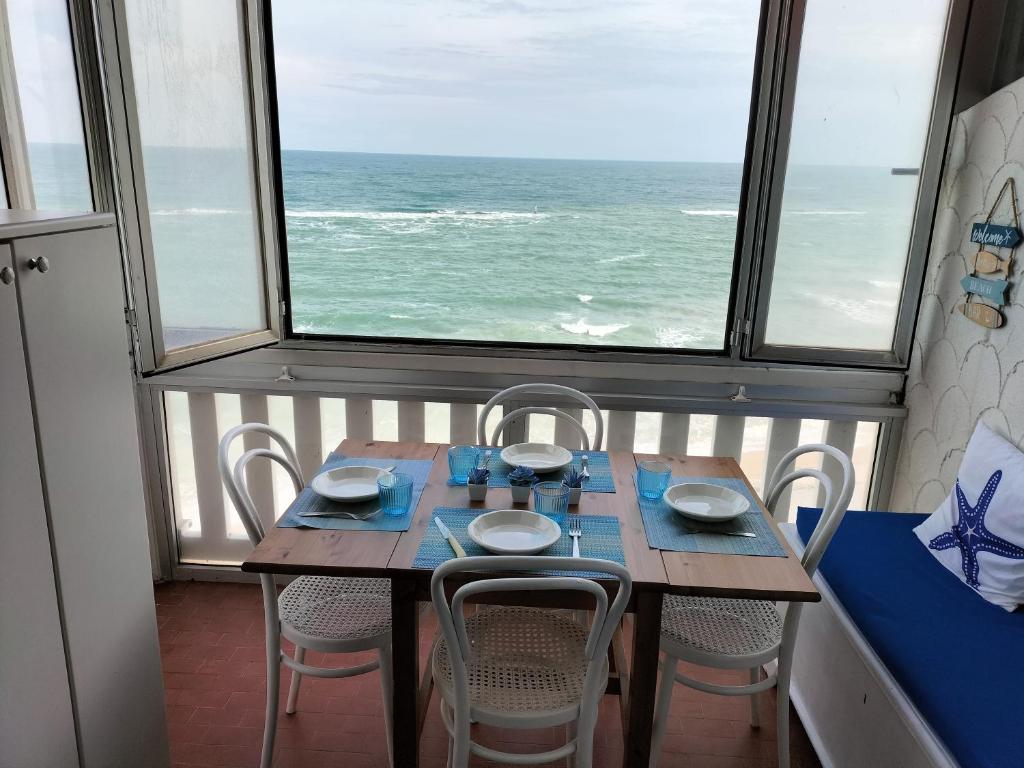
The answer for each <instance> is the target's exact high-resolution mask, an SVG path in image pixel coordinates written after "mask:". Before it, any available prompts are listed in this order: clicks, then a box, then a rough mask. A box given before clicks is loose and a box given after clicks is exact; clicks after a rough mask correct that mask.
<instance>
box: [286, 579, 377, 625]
mask: <svg viewBox="0 0 1024 768" xmlns="http://www.w3.org/2000/svg"><path fill="white" fill-rule="evenodd" d="M277 604H278V611H279V612H280V616H281V621H282V622H283V623H285V624H288V625H289V626H291V627H294V628H295V629H296V630H298V631H299V632H301V633H302V634H304V635H308V636H310V637H317V638H323V639H331V640H357V639H360V638H369V637H377V636H379V635H384V634H387V633H388V632H390V631H391V582H390V580H388V579H357V578H332V577H330V576H300V577H299V578H297V579H295V581H293V582H292V583H291V584H289V585H288V586H287V587H285V589H284V591H283V592H281V595H280V596H279V597H278V601H277Z"/></svg>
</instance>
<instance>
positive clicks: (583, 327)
mask: <svg viewBox="0 0 1024 768" xmlns="http://www.w3.org/2000/svg"><path fill="white" fill-rule="evenodd" d="M561 328H562V330H563V331H568V332H569V333H575V334H576V335H577V336H596V337H598V338H600V337H602V336H610V335H611V334H613V333H617V332H618V331H621V330H622V329H623V328H629V323H610V324H608V325H590V324H589V323H587V322H586V321H585V320H584V319H583V318H582V317H581V318H580V319H579V320H577V321H576V322H575V323H561Z"/></svg>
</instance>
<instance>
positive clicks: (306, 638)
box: [217, 424, 392, 768]
mask: <svg viewBox="0 0 1024 768" xmlns="http://www.w3.org/2000/svg"><path fill="white" fill-rule="evenodd" d="M247 432H260V433H263V434H265V435H268V436H270V437H271V438H272V439H273V440H275V441H276V442H277V444H278V445H279V446H280V449H281V452H280V453H278V452H277V451H275V450H273V449H271V448H254V449H252V450H249V451H246V452H245V453H243V454H242V457H241V458H240V459H239V460H238V461H237V462H236V463H235V465H234V468H232V467H231V463H230V460H229V458H228V451H229V449H230V447H231V443H232V442H233V441H234V440H235V439H236V438H237V437H239V436H240V435H243V434H245V433H247ZM257 457H263V458H267V459H270V460H272V461H276V462H277V463H278V464H280V465H281V466H282V467H284V468H285V471H287V472H288V476H289V477H291V479H292V483H293V485H294V486H295V492H296V493H299V492H300V491H302V488H303V482H302V475H301V473H300V471H299V462H298V459H297V458H296V456H295V451H294V450H293V449H292V447H291V445H289V444H288V441H287V440H286V439H285V438H284V437H283V436H282V435H281V434H280V433H279V432H277V431H276V430H274V429H272V428H271V427H268V426H267V425H266V424H242V425H240V426H237V427H234V428H233V429H230V430H228V432H227V433H226V434H225V435H224V438H223V439H222V440H221V442H220V449H219V452H218V455H217V463H218V466H219V469H220V476H221V479H222V480H223V482H224V486H225V488H226V489H227V492H228V496H229V497H230V498H231V502H232V503H233V504H234V505H235V509H237V510H238V515H239V517H240V518H241V519H242V524H243V525H244V526H245V532H246V534H248V536H249V541H251V542H252V545H253V546H254V547H255V546H256V545H257V544H259V543H260V542H261V541H262V540H263V537H264V535H265V531H264V528H263V523H262V522H261V521H260V516H259V514H258V513H257V510H256V507H255V504H254V503H253V500H252V496H251V495H250V493H249V489H248V486H247V484H246V479H245V468H246V466H247V465H248V464H249V462H250V461H252V460H253V459H255V458H257ZM260 583H261V585H262V586H263V610H264V614H265V616H266V629H267V718H266V724H265V726H264V730H263V753H262V756H261V758H260V766H261V767H262V768H269V766H270V763H271V760H272V757H273V753H274V737H275V735H276V730H277V706H278V695H279V690H280V685H281V664H282V663H283V664H284V665H285V666H287V667H288V668H289V669H291V670H292V681H291V687H290V688H289V690H288V702H287V705H286V706H285V712H287V713H288V714H293V713H294V712H295V704H296V701H297V699H298V695H299V684H300V682H301V681H302V676H303V675H310V676H311V677H334V678H338V677H353V676H355V675H362V674H365V673H367V672H372V671H373V670H375V669H378V668H379V669H380V682H381V688H382V690H383V694H384V724H385V729H386V731H387V740H388V754H389V756H390V752H391V727H392V717H391V690H392V681H391V582H390V581H388V580H387V579H359V578H330V577H326V576H300V577H299V578H297V579H295V580H294V581H293V582H292V583H291V584H289V585H288V586H287V587H285V589H284V590H283V591H282V592H281V594H280V595H278V593H277V585H276V584H275V582H274V577H273V576H272V575H270V574H260ZM282 636H283V637H285V638H287V639H288V640H290V641H292V642H293V643H295V658H294V659H292V658H290V657H289V656H288V655H287V654H285V653H283V652H282V651H281V637H282ZM307 650H314V651H321V652H323V653H356V652H359V651H367V650H376V651H377V654H378V660H374V661H370V662H367V663H365V664H359V665H357V666H353V667H340V668H326V667H311V666H308V665H306V664H305V656H306V651H307Z"/></svg>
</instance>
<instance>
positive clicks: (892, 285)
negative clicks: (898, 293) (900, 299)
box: [868, 280, 900, 291]
mask: <svg viewBox="0 0 1024 768" xmlns="http://www.w3.org/2000/svg"><path fill="white" fill-rule="evenodd" d="M868 285H872V286H874V287H875V288H881V289H883V290H886V291H891V290H894V289H896V288H899V287H900V284H899V283H898V282H897V281H895V280H868Z"/></svg>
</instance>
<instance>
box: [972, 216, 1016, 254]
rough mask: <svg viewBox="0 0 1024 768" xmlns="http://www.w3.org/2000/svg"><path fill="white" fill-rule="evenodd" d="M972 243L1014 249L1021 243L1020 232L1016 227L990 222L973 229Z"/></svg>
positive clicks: (977, 225) (976, 225)
mask: <svg viewBox="0 0 1024 768" xmlns="http://www.w3.org/2000/svg"><path fill="white" fill-rule="evenodd" d="M971 242H972V243H980V244H981V245H992V246H995V247H996V248H1013V247H1015V246H1016V245H1017V243H1019V242H1020V232H1019V231H1018V230H1017V228H1016V227H1003V226H1000V225H999V224H989V223H988V222H985V223H983V224H975V225H974V226H973V227H972V228H971Z"/></svg>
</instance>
